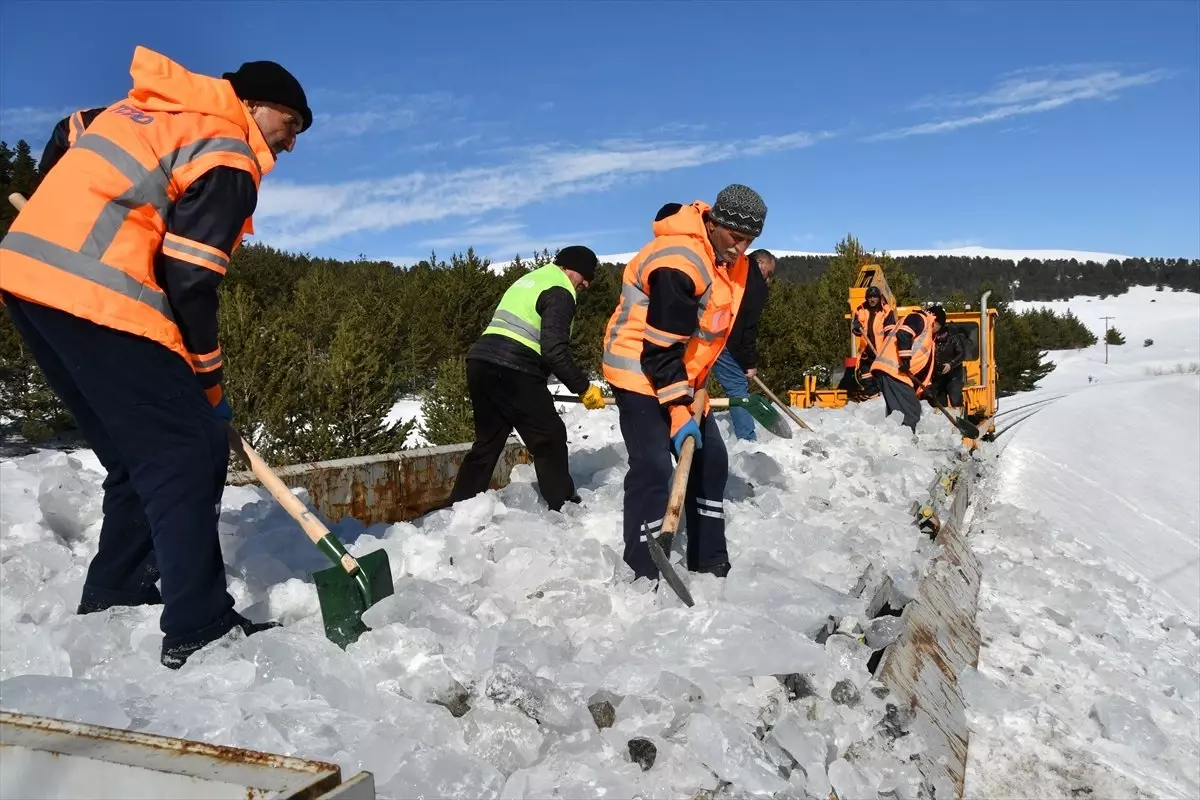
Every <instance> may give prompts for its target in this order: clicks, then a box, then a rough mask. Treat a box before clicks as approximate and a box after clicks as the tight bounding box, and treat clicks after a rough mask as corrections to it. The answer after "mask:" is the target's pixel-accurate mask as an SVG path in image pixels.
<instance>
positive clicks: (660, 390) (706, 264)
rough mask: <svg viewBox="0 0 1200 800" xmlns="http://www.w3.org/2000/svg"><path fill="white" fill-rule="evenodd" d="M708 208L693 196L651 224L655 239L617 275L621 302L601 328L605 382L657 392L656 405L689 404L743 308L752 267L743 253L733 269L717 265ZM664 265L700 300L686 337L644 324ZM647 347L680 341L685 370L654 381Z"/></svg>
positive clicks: (640, 391) (631, 389)
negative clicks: (652, 283) (653, 281)
mask: <svg viewBox="0 0 1200 800" xmlns="http://www.w3.org/2000/svg"><path fill="white" fill-rule="evenodd" d="M708 209H709V206H708V205H707V204H705V203H703V202H700V201H697V202H695V203H692V204H691V205H689V206H683V207H682V208H681V209H679V210H678V211H676V212H675V213H674V214H671V215H670V216H667V217H665V218H664V219H661V220H658V221H656V222H655V223H654V225H653V231H654V234H655V236H654V239H653V240H652V241H651V242H650V243H649V244H647V245H646V246H645V247H643V248H642V249H641V250H640V251H639V252H638V254H637V255H636V256H634V258H633V259H632V260H631V261H630V262H629V263H628V264H627V265H626V267H625V270H624V272H623V273H622V276H621V299H620V302H619V303H618V304H617V308H616V309H615V310H614V311H613V313H612V316H611V317H610V318H609V321H608V326H607V328H606V330H605V333H604V354H603V362H602V363H603V370H604V379H605V380H606V381H608V382H609V383H610V384H611V385H613V386H616V387H619V388H622V389H626V390H628V391H631V392H637V393H638V394H646V395H655V396H657V398H658V401H659V403H661V404H663V405H670V404H674V403H678V402H690V401H691V399H692V397H693V395H694V393H695V391H696V390H697V389H699V388H701V387H703V386H704V384H705V382H706V381H707V380H708V373H709V371H710V370H711V369H712V366H713V364H714V363H715V362H716V360H717V356H719V355H720V353H721V350H722V349H723V348H724V347H725V340H726V338H727V337H728V335H729V331H730V329H731V328H732V327H733V321H734V318H735V316H736V314H737V312H738V309H739V307H740V306H741V302H742V297H743V295H744V294H745V290H746V281H747V279H748V272H749V268H750V264H749V260H748V259H747V258H746V257H745V256H744V255H743V256H740V257H739V258H738V260H737V261H736V262H735V263H734V264H733V266H732V267H729V268H725V267H717V266H716V258H715V254H714V253H713V249H712V245H711V244H710V242H709V240H708V232H707V230H706V229H705V226H704V220H703V214H704V212H706V211H707V210H708ZM663 268H669V269H673V270H678V271H679V272H681V273H683V274H685V275H687V276H689V277H690V278H691V282H692V285H693V291H694V294H695V297H697V298H698V304H699V306H698V309H697V314H696V326H695V329H694V330H693V331H692V332H691V333H690V334H676V333H670V332H667V331H661V330H658V329H656V328H654V327H653V326H651V325H649V324H648V323H647V319H646V317H647V311H648V308H649V305H650V297H649V291H650V290H649V280H650V276H651V275H652V274H653V273H654V272H655V271H656V270H659V269H663ZM645 344H651V345H657V346H659V347H669V346H672V345H677V344H682V345H683V350H682V353H683V355H682V360H683V366H684V372H685V373H686V377H685V376H684V372H681V373H680V375H679V379H678V380H676V381H674V382H672V383H669V384H666V385H661V386H656V385H654V382H653V381H652V380H651V378H650V376H649V375H647V371H646V369H645V368H644V367H643V364H642V354H643V349H644V345H645Z"/></svg>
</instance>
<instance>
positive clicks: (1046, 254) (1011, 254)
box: [491, 240, 1131, 271]
mask: <svg viewBox="0 0 1200 800" xmlns="http://www.w3.org/2000/svg"><path fill="white" fill-rule="evenodd" d="M764 242H765V240H764ZM764 242H755V244H754V246H755V248H758V247H765V248H766V249H767V250H770V251H771V252H772V253H774V254H775V256H776V257H778V258H784V257H785V256H831V255H833V251H832V250H829V251H819V250H776V249H774V248H772V247H771V246H770V244H769V243H764ZM886 252H887V253H888V255H891V256H894V257H896V258H900V257H904V256H962V257H966V258H1000V259H1006V260H1008V261H1020V260H1021V259H1023V258H1032V259H1037V260H1040V261H1049V260H1055V259H1065V260H1070V259H1072V258H1073V259H1075V260H1076V261H1080V262H1084V261H1098V262H1100V263H1101V264H1105V263H1107V262H1108V261H1109V260H1111V259H1116V260H1117V261H1123V260H1125V259H1127V258H1131V256H1125V255H1120V254H1118V253H1101V252H1095V251H1091V250H1054V249H1049V250H1046V249H1039V250H1008V249H1003V248H998V247H979V246H977V245H968V246H965V247H951V248H943V249H936V248H923V249H916V250H887V251H886ZM551 253H553V251H551ZM597 255H598V257H599V259H600V262H601V263H602V264H626V263H628V262H629V260H630V259H631V258H633V257H634V256H636V255H637V252H636V251H634V252H629V253H610V254H608V255H599V254H597ZM511 263H512V262H511V261H494V262H492V265H491V266H492V269H494V270H497V271H500V270H503V269H504V268H505V267H507V266H508V265H509V264H511Z"/></svg>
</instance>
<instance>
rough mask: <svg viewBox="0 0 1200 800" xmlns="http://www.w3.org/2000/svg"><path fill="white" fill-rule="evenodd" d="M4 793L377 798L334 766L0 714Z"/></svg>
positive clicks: (72, 799) (80, 797) (172, 799)
mask: <svg viewBox="0 0 1200 800" xmlns="http://www.w3.org/2000/svg"><path fill="white" fill-rule="evenodd" d="M0 765H2V766H0V798H4V799H5V800H7V798H13V800H16V798H20V799H21V800H110V799H111V800H117V799H118V798H120V800H201V798H203V799H204V800H224V799H225V798H228V800H266V798H272V800H374V799H375V779H374V777H373V776H372V775H371V773H369V772H360V773H358V774H357V775H355V776H354V777H352V778H350V780H347V781H342V773H341V769H340V768H339V767H338V766H337V765H336V764H330V763H327V762H324V761H313V760H309V759H304V758H294V757H291V756H281V755H276V754H274V753H263V752H259V751H257V750H243V749H240V748H236V747H222V746H219V745H210V744H205V743H204V742H197V741H191V740H187V739H173V738H171V737H168V736H156V735H153V734H147V733H137V732H134V731H127V730H121V729H119V728H107V727H103V726H100V725H86V724H83V723H79V722H69V721H66V720H60V719H53V718H50V717H39V716H34V715H31V714H15V713H11V712H7V711H4V712H0Z"/></svg>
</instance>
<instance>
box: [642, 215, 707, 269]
mask: <svg viewBox="0 0 1200 800" xmlns="http://www.w3.org/2000/svg"><path fill="white" fill-rule="evenodd" d="M709 208H710V206H709V205H708V203H705V202H704V201H703V200H697V201H696V202H694V203H692V204H690V205H686V206H683V207H682V208H680V209H679V210H678V211H676V212H675V213H674V214H672V215H671V216H669V217H667V218H666V219H660V220H658V221H657V222H655V223H654V224H653V226H652V227H651V230H652V231H653V232H654V236H655V237H656V238H657V237H659V236H688V237H691V238H692V239H695V240H697V241H698V242H699V243H700V245H701V246H702V247H703V248H704V253H705V255H707V256H708V260H709V262H710V263H712V264H715V263H716V262H717V254H716V251H714V250H713V246H712V242H710V241H709V240H708V231H707V230H706V229H705V227H704V212H706V211H708V210H709Z"/></svg>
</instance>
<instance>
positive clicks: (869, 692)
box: [0, 400, 958, 798]
mask: <svg viewBox="0 0 1200 800" xmlns="http://www.w3.org/2000/svg"><path fill="white" fill-rule="evenodd" d="M564 408H565V417H566V421H567V423H568V430H569V432H570V435H571V440H572V442H571V451H572V472H573V473H574V475H575V478H576V480H577V483H578V485H579V488H580V494H581V495H582V497H583V505H582V507H574V506H568V508H567V509H566V511H565V513H552V512H548V511H545V510H544V509H543V507H542V505H541V501H540V498H539V497H538V496H537V493H536V487H535V486H534V485H533V481H534V475H533V470H532V468H531V467H528V466H522V467H518V468H517V469H516V470H514V473H513V482H512V483H511V484H510V485H509V486H507V487H506V488H505V489H503V490H501V491H499V492H493V493H488V494H486V495H483V496H480V497H477V498H474V499H473V500H470V501H467V502H463V503H460V504H458V505H457V506H456V507H455V508H453V509H448V510H445V511H440V512H436V513H434V514H431V515H428V516H427V517H425V518H422V519H421V520H418V521H415V522H414V523H401V524H396V525H390V526H389V525H377V526H372V527H371V528H369V529H364V528H363V527H362V526H361V525H360V524H358V523H356V522H354V521H353V520H346V521H344V522H343V523H341V524H338V525H336V526H333V527H334V530H335V531H336V532H337V533H338V534H339V535H340V536H341V537H343V539H344V540H345V541H347V542H348V544H349V547H350V549H351V551H352V552H354V553H359V554H361V553H363V552H366V551H369V550H372V549H375V548H384V549H385V550H387V551H388V553H389V556H390V558H391V563H392V565H393V570H394V578H395V580H396V594H395V596H394V597H392V598H389V599H387V600H385V601H383V602H381V603H379V604H378V605H377V606H376V607H374V608H372V609H371V610H370V611H369V612H368V615H369V620H368V621H369V622H370V623H371V624H374V625H375V626H376V628H375V630H373V631H371V632H369V633H368V634H367V635H365V636H364V637H363V638H362V639H361V640H360V641H359V642H358V643H356V644H355V645H352V646H351V647H350V648H349V649H348V651H346V652H343V651H341V650H339V649H338V648H337V647H335V646H334V645H332V644H331V643H329V642H328V641H326V640H325V639H324V637H323V635H322V633H321V623H320V615H319V608H318V604H317V600H316V596H315V591H314V589H313V587H312V585H311V582H310V579H309V578H308V577H307V574H308V572H310V571H311V570H314V569H320V568H324V567H325V566H327V564H326V563H325V562H324V560H323V558H322V557H321V556H320V555H319V554H318V553H317V552H316V551H315V549H314V548H313V547H312V546H311V545H310V544H309V543H308V541H307V539H305V537H304V536H303V534H302V532H301V531H300V530H299V529H298V528H297V527H296V525H295V523H294V522H293V521H292V520H291V519H290V518H289V517H287V515H286V514H285V513H284V512H283V511H282V510H281V509H279V508H278V507H277V505H276V504H275V503H274V502H273V501H272V500H271V499H270V497H269V496H268V495H267V494H266V493H265V492H263V491H261V490H259V489H257V488H255V487H237V488H229V489H227V491H226V494H225V498H224V501H223V511H222V518H221V542H222V548H223V550H224V553H225V557H226V561H227V563H228V564H229V567H228V574H229V578H230V585H231V591H232V592H233V594H234V597H235V599H236V600H237V605H238V608H239V609H240V610H242V611H243V613H246V614H247V616H250V617H251V618H254V619H262V618H267V617H271V618H275V619H279V620H281V621H282V622H284V623H285V627H284V628H282V629H278V630H273V631H268V632H265V633H263V634H258V635H256V636H253V637H250V638H248V639H242V638H233V639H232V640H230V641H225V642H222V643H218V644H216V645H213V646H210V647H209V648H206V649H205V650H204V651H201V653H199V654H197V655H196V656H194V657H193V658H192V659H191V660H190V661H189V662H188V664H187V665H186V666H185V667H184V668H183V669H182V670H180V671H179V672H171V671H168V670H166V669H164V668H162V667H160V666H159V664H158V651H159V643H160V641H161V635H160V633H159V631H158V613H159V610H160V609H159V608H134V609H116V610H111V611H109V612H105V613H102V614H94V615H88V616H84V617H78V616H75V614H74V613H73V612H74V608H75V604H76V602H77V600H78V597H79V590H80V586H81V584H82V581H83V577H84V573H85V568H86V564H87V559H88V557H89V556H90V555H91V553H92V552H93V551H94V548H95V541H96V536H97V535H98V529H99V519H100V517H99V506H98V503H99V499H100V484H101V479H102V475H101V473H100V472H99V471H98V467H97V465H96V464H95V461H94V458H91V457H90V454H80V455H81V457H80V458H78V459H74V457H72V456H67V455H64V454H62V453H48V452H43V453H38V454H36V455H32V456H28V457H25V458H21V459H13V460H6V461H3V462H0V609H2V612H0V639H2V640H3V642H4V647H3V650H2V651H0V707H3V708H5V709H10V710H24V711H31V712H34V713H45V714H52V715H55V716H64V717H67V718H69V719H78V720H82V721H89V722H98V723H100V724H108V725H117V726H118V727H128V728H131V729H134V730H141V731H148V732H154V733H160V734H166V735H171V736H180V737H185V738H194V739H199V740H203V741H207V742H212V743H220V744H227V745H234V746H241V747H250V748H257V749H263V750H268V751H271V752H276V753H283V754H291V755H299V756H305V757H311V758H323V759H329V760H333V761H336V762H338V763H339V764H341V765H342V766H343V768H344V769H345V770H346V771H347V772H350V773H353V772H354V771H357V770H359V769H369V770H371V771H372V772H374V773H375V776H376V780H377V786H378V791H379V796H380V797H413V796H419V795H424V796H439V797H459V796H469V797H498V796H501V795H503V796H504V797H526V796H531V797H532V796H539V797H540V796H547V795H549V794H551V793H552V792H554V791H557V793H558V794H559V795H560V796H570V797H589V796H601V795H609V796H618V797H630V796H634V795H635V794H638V793H641V794H642V795H644V796H655V797H666V796H677V797H691V796H694V795H695V794H696V793H698V792H701V791H706V790H714V789H716V788H717V787H718V786H726V787H727V791H728V792H731V793H733V794H736V795H741V794H770V793H773V792H784V793H786V794H788V795H790V796H804V794H805V792H807V794H809V795H811V796H814V797H822V798H825V797H828V794H829V790H830V788H831V787H833V788H837V789H838V790H839V792H840V793H841V794H842V795H843V796H858V793H859V792H866V793H868V794H870V795H871V796H874V795H873V793H874V792H875V791H876V790H877V789H881V790H885V791H887V790H894V791H895V793H896V796H897V797H904V798H907V797H914V796H915V792H916V786H917V783H918V782H919V779H920V776H919V774H917V772H916V768H915V766H914V765H913V764H912V762H911V761H910V760H909V756H910V755H911V754H912V753H913V752H915V751H916V750H917V749H919V748H920V747H921V742H920V741H919V740H918V739H917V737H916V736H912V735H909V736H903V735H900V734H901V732H899V731H896V730H895V729H894V726H890V725H888V724H885V717H886V716H887V712H886V703H887V699H886V697H885V695H886V692H885V691H884V690H883V687H881V686H879V685H877V684H875V683H874V682H872V681H871V679H870V674H869V673H868V671H867V669H866V661H867V658H868V657H869V656H870V655H871V652H872V649H871V647H870V646H868V645H866V644H863V643H862V642H861V641H860V640H859V639H858V638H856V637H854V636H847V635H843V634H842V633H834V634H833V635H831V636H828V638H826V637H825V636H824V635H821V633H822V631H823V630H824V629H825V627H826V623H827V621H828V620H829V618H830V617H833V618H834V619H835V620H838V621H841V622H842V623H843V628H842V629H843V630H850V631H853V630H854V625H855V624H857V625H858V626H860V627H861V628H869V629H870V630H871V639H872V641H874V642H875V643H876V644H877V645H878V646H882V645H881V644H879V643H880V641H881V640H886V639H887V635H888V631H886V630H882V629H879V630H876V629H877V628H880V626H878V625H871V624H870V621H869V620H867V619H865V614H866V604H867V603H868V602H869V600H870V599H871V596H872V593H873V587H874V586H876V585H878V583H879V582H880V581H882V580H883V578H884V577H885V576H891V577H892V578H893V580H894V581H895V582H896V583H897V584H899V585H912V584H913V583H914V582H915V580H916V579H917V577H918V573H919V572H920V570H922V569H923V568H924V566H925V565H926V564H927V563H928V561H929V559H930V558H931V557H932V555H933V553H932V546H931V544H930V543H929V542H928V540H927V539H925V537H923V536H922V535H921V534H919V532H918V531H917V530H916V529H915V528H913V527H912V526H911V525H910V524H909V519H908V517H907V513H906V506H907V504H908V503H909V502H910V501H911V500H912V499H914V498H915V497H917V496H920V495H921V494H923V492H924V490H925V487H927V485H928V484H929V482H930V480H931V479H932V478H933V476H934V474H935V471H936V469H937V468H938V467H939V466H941V465H943V464H945V463H946V462H947V461H948V460H950V459H951V458H952V457H953V455H952V454H953V453H954V452H956V451H957V449H958V439H957V437H956V435H955V433H954V431H953V429H952V428H951V427H950V426H949V425H947V424H946V423H945V421H944V420H943V419H942V418H941V417H940V416H937V415H926V416H925V418H924V419H923V420H922V422H921V425H920V426H919V432H920V434H921V443H920V444H919V445H915V444H914V443H913V442H912V440H911V435H910V433H909V432H908V430H907V429H905V428H901V427H899V424H898V421H896V420H895V419H894V418H893V419H892V420H887V421H885V420H883V417H882V403H881V402H880V401H878V400H877V401H874V402H871V403H866V404H863V405H860V406H856V407H851V408H847V409H843V410H838V411H821V412H815V411H814V412H801V413H804V414H806V415H807V416H808V420H809V421H810V422H811V423H812V424H813V425H814V427H815V428H816V429H817V431H816V433H815V434H810V433H807V432H804V431H800V430H797V432H796V438H794V439H792V440H790V441H788V440H781V439H777V438H774V437H771V436H770V434H767V433H765V432H764V433H763V434H762V436H763V441H760V442H759V443H757V444H749V443H744V442H737V441H736V440H734V439H733V438H732V436H731V434H730V432H729V429H728V420H727V418H724V417H722V418H720V419H722V422H721V424H722V428H723V431H724V434H725V438H726V441H727V444H728V447H729V450H730V467H731V477H730V481H729V486H728V494H727V504H726V513H727V517H728V519H729V540H730V551H731V555H732V561H733V571H732V572H731V574H730V577H729V578H728V579H727V580H726V581H720V580H718V579H716V578H713V577H711V576H690V575H689V576H687V578H688V580H689V582H690V585H691V590H692V593H693V595H694V596H695V597H696V600H697V605H696V607H695V608H693V609H686V608H684V607H683V606H682V604H681V603H680V602H679V601H678V600H677V599H676V598H675V597H674V596H673V595H672V594H671V593H670V592H669V591H667V590H665V589H664V591H663V592H662V593H659V594H657V595H655V594H654V593H652V592H651V591H649V586H648V585H647V584H646V582H644V581H638V582H631V580H630V579H631V573H630V572H629V570H628V568H627V567H626V566H625V565H624V563H623V562H622V561H621V558H620V551H621V533H620V528H621V496H622V490H621V481H622V479H623V476H624V465H625V452H624V446H623V444H622V443H621V440H620V434H619V431H618V429H617V415H616V411H615V409H605V410H603V411H598V412H587V411H585V410H584V409H583V408H582V407H580V406H578V405H571V406H566V405H565V404H564ZM73 459H74V460H73ZM682 539H683V537H677V540H678V541H677V542H676V553H675V558H676V559H679V558H680V557H681V553H682V547H683V544H684V543H683V541H682ZM856 590H857V591H856ZM883 627H886V626H883ZM897 736H899V738H897ZM651 763H653V766H650V767H649V769H644V767H646V766H648V765H650V764H651ZM722 782H726V783H722Z"/></svg>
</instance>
